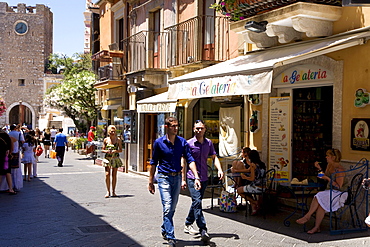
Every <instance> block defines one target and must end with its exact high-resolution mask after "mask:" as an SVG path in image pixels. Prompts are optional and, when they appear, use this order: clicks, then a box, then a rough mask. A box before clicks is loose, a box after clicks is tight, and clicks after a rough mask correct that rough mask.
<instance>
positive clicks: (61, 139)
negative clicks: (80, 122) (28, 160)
mask: <svg viewBox="0 0 370 247" xmlns="http://www.w3.org/2000/svg"><path fill="white" fill-rule="evenodd" d="M54 142H55V143H56V145H55V146H57V147H64V146H65V145H66V144H67V143H68V141H67V136H66V135H65V134H63V133H59V134H57V135H56V136H55V140H54Z"/></svg>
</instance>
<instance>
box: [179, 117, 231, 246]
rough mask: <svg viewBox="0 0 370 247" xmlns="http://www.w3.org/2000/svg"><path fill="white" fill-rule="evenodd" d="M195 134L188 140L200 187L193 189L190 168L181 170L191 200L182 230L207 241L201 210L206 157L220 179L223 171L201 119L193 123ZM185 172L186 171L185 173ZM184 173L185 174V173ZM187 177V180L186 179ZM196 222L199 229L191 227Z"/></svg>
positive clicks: (206, 170) (206, 167)
mask: <svg viewBox="0 0 370 247" xmlns="http://www.w3.org/2000/svg"><path fill="white" fill-rule="evenodd" d="M193 131H194V134H195V136H194V137H193V138H191V139H189V140H188V144H189V147H190V152H191V155H192V156H193V158H194V160H195V164H196V166H197V170H198V171H199V177H200V182H201V187H202V188H201V189H200V190H196V189H194V182H195V181H196V180H195V178H196V176H194V174H193V172H192V171H191V170H186V169H184V170H183V178H182V179H183V182H182V184H183V187H186V182H187V184H188V185H189V192H190V196H191V200H192V204H191V207H190V210H189V214H188V216H187V217H186V220H185V228H184V232H185V233H189V234H193V235H195V234H197V233H200V234H201V240H202V241H203V242H208V241H209V235H208V233H207V226H206V220H205V219H204V216H203V212H202V199H203V196H204V192H205V190H206V188H207V184H208V165H207V159H208V157H211V158H212V159H213V162H214V165H215V167H216V168H217V170H218V177H219V179H220V180H221V179H222V178H223V176H224V173H223V171H222V168H221V163H220V160H219V159H218V158H217V156H216V151H215V149H214V147H213V143H212V141H211V140H210V139H208V138H205V137H204V134H205V133H206V126H205V124H204V122H203V121H202V120H197V121H195V123H194V128H193ZM186 172H187V173H186ZM185 173H186V175H185ZM186 177H187V181H186ZM194 222H196V223H197V226H198V228H199V231H196V230H195V229H194V228H193V223H194Z"/></svg>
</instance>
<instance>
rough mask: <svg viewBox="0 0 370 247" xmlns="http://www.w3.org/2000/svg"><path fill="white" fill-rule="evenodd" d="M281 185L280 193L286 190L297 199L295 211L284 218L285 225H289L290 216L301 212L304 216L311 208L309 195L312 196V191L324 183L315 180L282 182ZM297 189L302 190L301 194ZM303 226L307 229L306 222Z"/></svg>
mask: <svg viewBox="0 0 370 247" xmlns="http://www.w3.org/2000/svg"><path fill="white" fill-rule="evenodd" d="M280 185H281V186H282V187H281V189H280V193H282V192H283V191H286V192H288V193H290V194H291V195H292V196H293V198H294V199H295V201H296V203H295V204H296V206H295V209H294V211H293V212H292V213H291V214H290V215H288V217H286V218H285V219H284V225H285V226H287V227H289V226H290V218H291V217H292V216H294V215H295V214H296V213H301V217H303V216H304V214H305V212H306V211H307V210H308V208H309V205H308V203H307V199H308V197H309V196H310V194H311V192H312V191H313V190H314V189H316V188H319V187H320V186H322V184H320V183H315V182H309V183H308V184H291V183H280ZM297 190H298V191H301V192H302V193H301V196H299V195H298V196H297V195H296V193H295V191H297ZM278 194H279V193H278ZM303 227H304V230H305V224H304V225H303Z"/></svg>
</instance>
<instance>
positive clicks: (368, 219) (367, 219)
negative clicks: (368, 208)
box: [365, 214, 370, 227]
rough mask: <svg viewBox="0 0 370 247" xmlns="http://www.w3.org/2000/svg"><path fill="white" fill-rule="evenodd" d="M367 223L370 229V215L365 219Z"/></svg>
mask: <svg viewBox="0 0 370 247" xmlns="http://www.w3.org/2000/svg"><path fill="white" fill-rule="evenodd" d="M365 223H366V225H367V226H368V227H370V214H369V216H367V218H366V219H365Z"/></svg>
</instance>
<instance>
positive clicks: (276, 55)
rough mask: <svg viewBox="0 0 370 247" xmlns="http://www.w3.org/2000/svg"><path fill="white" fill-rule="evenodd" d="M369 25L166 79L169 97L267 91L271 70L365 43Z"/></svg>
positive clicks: (245, 56) (214, 95)
mask: <svg viewBox="0 0 370 247" xmlns="http://www.w3.org/2000/svg"><path fill="white" fill-rule="evenodd" d="M369 38H370V28H362V29H357V30H353V31H349V32H345V33H342V34H338V35H333V36H330V37H327V38H318V39H315V40H313V41H303V42H300V43H298V44H292V45H285V46H279V47H274V48H268V49H264V50H259V51H253V52H250V53H249V54H248V55H244V56H239V57H237V58H234V59H230V60H227V61H225V62H222V63H219V64H216V65H213V66H209V67H207V68H204V69H200V70H197V71H194V72H192V73H188V74H185V75H183V76H179V77H176V78H174V79H171V80H169V84H170V85H169V88H168V97H169V99H191V98H203V97H216V96H230V95H249V94H259V93H270V92H271V83H272V72H273V69H274V68H276V67H279V66H282V65H286V64H290V63H294V62H298V61H301V60H304V59H308V58H311V57H315V56H319V55H323V54H327V53H330V52H334V51H338V50H342V49H345V48H349V47H352V46H356V45H360V44H364V43H366V42H367V40H368V39H369Z"/></svg>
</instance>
